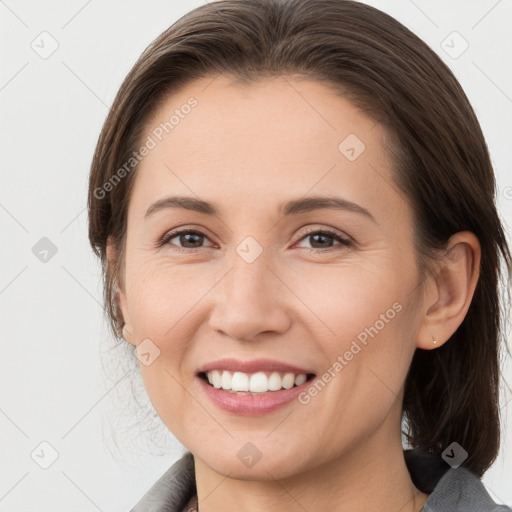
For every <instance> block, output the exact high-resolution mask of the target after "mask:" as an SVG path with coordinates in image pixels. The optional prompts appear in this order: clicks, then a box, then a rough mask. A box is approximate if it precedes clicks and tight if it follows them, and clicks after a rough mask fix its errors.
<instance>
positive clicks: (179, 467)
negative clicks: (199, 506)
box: [130, 451, 196, 512]
mask: <svg viewBox="0 0 512 512" xmlns="http://www.w3.org/2000/svg"><path fill="white" fill-rule="evenodd" d="M195 493H196V483H195V475H194V458H193V456H192V454H191V453H190V452H189V451H187V452H186V453H185V454H184V455H183V456H182V457H181V458H180V459H179V460H177V461H176V462H175V463H174V464H173V465H172V466H171V467H170V468H169V469H168V470H167V471H166V472H165V473H164V474H163V475H162V476H161V477H160V478H159V479H158V480H157V481H156V483H155V484H154V485H153V486H152V487H151V488H150V489H149V490H148V491H147V492H146V494H144V496H143V497H142V498H141V499H140V500H139V501H138V502H137V504H136V505H135V506H134V507H133V508H132V509H131V510H130V512H181V511H182V510H183V507H184V506H185V505H186V503H187V502H188V501H189V500H190V498H191V496H193V495H194V494H195Z"/></svg>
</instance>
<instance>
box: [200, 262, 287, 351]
mask: <svg viewBox="0 0 512 512" xmlns="http://www.w3.org/2000/svg"><path fill="white" fill-rule="evenodd" d="M276 274H278V272H277V271H276V270H274V269H272V270H271V269H270V268H269V267H268V266H267V259H266V258H264V257H263V255H261V256H260V257H259V258H257V259H256V260H255V261H253V262H252V263H247V262H246V261H244V260H243V259H242V258H241V257H239V256H238V254H237V255H235V257H234V258H233V265H232V267H231V269H230V270H229V272H228V273H227V274H226V275H225V276H224V278H223V279H222V280H221V281H220V282H219V283H218V284H217V286H216V287H215V295H214V298H215V305H214V308H213V311H212V313H211V316H210V319H209V323H210V327H211V328H212V329H214V330H215V331H217V332H221V333H223V334H225V335H227V336H229V337H230V338H233V339H235V340H237V341H251V340H255V339H256V338H258V336H260V335H262V334H264V333H268V334H270V333H272V334H274V335H277V334H282V333H284V332H286V331H287V329H289V327H290V324H291V315H290V312H289V309H288V307H287V305H288V303H289V300H290V292H289V290H288V288H287V287H286V286H285V285H284V284H283V282H282V281H281V280H280V279H279V278H278V277H277V275H276Z"/></svg>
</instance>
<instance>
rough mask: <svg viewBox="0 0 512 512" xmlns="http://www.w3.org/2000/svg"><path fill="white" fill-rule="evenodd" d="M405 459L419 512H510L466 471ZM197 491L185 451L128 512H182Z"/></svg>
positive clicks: (419, 457)
mask: <svg viewBox="0 0 512 512" xmlns="http://www.w3.org/2000/svg"><path fill="white" fill-rule="evenodd" d="M404 456H405V461H406V464H407V468H408V470H409V473H410V474H411V479H412V481H413V482H414V485H415V486H416V487H417V488H418V489H419V490H420V491H422V492H425V493H427V494H429V497H428V499H427V501H426V503H425V505H424V507H423V509H422V512H512V509H511V508H509V507H506V506H504V505H497V504H496V503H495V502H494V501H493V499H492V498H491V496H490V495H489V493H488V492H487V490H486V489H485V487H484V485H483V484H482V482H481V481H480V479H479V478H478V477H477V476H476V475H474V474H473V473H471V472H470V471H469V470H467V469H465V468H462V467H459V468H457V469H453V468H450V467H449V466H448V464H446V463H445V462H444V460H442V459H441V458H439V457H436V456H434V455H430V454H426V453H424V452H420V451H418V450H405V451H404ZM196 492H197V490H196V482H195V470H194V459H193V455H192V454H191V453H190V452H189V451H187V452H185V454H184V455H183V456H182V457H181V458H180V459H179V460H178V461H177V462H175V463H174V464H173V465H172V466H171V467H170V468H169V469H168V470H167V471H166V472H165V473H164V474H163V476H162V477H161V478H160V479H159V480H158V481H157V482H156V483H155V484H154V485H153V486H152V487H151V488H150V489H149V491H148V492H147V493H146V494H145V495H144V496H143V497H142V499H141V500H140V501H139V502H138V503H137V504H136V505H135V507H133V508H132V509H131V511H130V512H182V511H183V508H184V507H185V505H186V504H187V503H188V501H189V500H190V498H191V497H192V496H193V495H195V494H196Z"/></svg>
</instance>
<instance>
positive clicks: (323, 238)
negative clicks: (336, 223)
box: [300, 229, 352, 252]
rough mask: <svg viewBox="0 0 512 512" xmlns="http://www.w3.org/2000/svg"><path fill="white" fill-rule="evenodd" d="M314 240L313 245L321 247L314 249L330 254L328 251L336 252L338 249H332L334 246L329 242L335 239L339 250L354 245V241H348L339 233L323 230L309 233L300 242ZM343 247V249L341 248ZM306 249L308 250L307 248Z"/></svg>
mask: <svg viewBox="0 0 512 512" xmlns="http://www.w3.org/2000/svg"><path fill="white" fill-rule="evenodd" d="M308 238H309V239H313V240H314V242H313V244H318V245H319V247H314V246H313V249H319V250H320V252H328V251H335V250H337V249H336V247H334V248H333V247H332V244H329V241H330V240H332V239H334V240H337V241H338V242H339V244H338V249H340V248H343V247H350V246H351V245H352V241H351V240H348V239H347V238H343V237H341V236H340V235H339V234H338V233H337V232H335V231H332V230H330V229H322V230H316V231H310V232H309V233H306V235H305V236H303V237H302V238H301V239H300V241H302V240H306V239H308ZM339 246H341V247H339ZM306 249H308V248H307V247H306ZM321 249H324V250H321Z"/></svg>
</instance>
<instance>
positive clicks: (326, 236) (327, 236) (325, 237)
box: [309, 233, 333, 248]
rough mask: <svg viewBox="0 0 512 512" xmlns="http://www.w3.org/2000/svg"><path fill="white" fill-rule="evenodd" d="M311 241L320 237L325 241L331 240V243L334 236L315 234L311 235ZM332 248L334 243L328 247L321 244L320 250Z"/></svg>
mask: <svg viewBox="0 0 512 512" xmlns="http://www.w3.org/2000/svg"><path fill="white" fill-rule="evenodd" d="M309 236H310V238H311V239H315V238H316V237H320V238H321V239H323V240H324V242H325V240H326V239H327V240H329V239H331V242H332V238H333V236H332V235H328V234H323V233H315V234H314V235H309ZM311 245H312V246H313V247H315V244H314V243H312V244H311ZM331 246H332V243H331V244H328V245H327V246H326V245H325V244H323V245H322V243H321V242H320V248H322V247H331Z"/></svg>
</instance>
